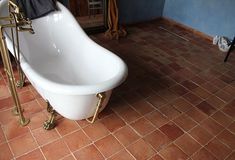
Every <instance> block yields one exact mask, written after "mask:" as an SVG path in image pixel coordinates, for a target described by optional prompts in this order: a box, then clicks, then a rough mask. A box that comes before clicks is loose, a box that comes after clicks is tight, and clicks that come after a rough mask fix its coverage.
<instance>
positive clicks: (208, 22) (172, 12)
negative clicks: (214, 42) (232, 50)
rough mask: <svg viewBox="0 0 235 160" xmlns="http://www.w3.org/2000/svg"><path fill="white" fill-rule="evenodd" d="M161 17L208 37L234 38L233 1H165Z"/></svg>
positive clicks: (234, 11) (234, 5)
mask: <svg viewBox="0 0 235 160" xmlns="http://www.w3.org/2000/svg"><path fill="white" fill-rule="evenodd" d="M163 16H164V17H167V18H170V19H173V20H175V21H177V22H179V23H182V24H185V25H187V26H189V27H191V28H194V29H196V30H199V31H201V32H203V33H206V34H208V35H210V36H215V35H223V36H226V37H229V38H231V39H232V37H233V36H235V0H165V6H164V11H163Z"/></svg>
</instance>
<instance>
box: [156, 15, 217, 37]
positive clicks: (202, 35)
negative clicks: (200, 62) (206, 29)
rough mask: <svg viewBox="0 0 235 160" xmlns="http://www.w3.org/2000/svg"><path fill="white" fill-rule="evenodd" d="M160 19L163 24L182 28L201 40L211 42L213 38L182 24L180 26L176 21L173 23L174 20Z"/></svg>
mask: <svg viewBox="0 0 235 160" xmlns="http://www.w3.org/2000/svg"><path fill="white" fill-rule="evenodd" d="M160 19H161V20H162V21H164V22H167V23H169V25H172V26H177V27H180V28H183V29H185V30H186V31H188V32H191V33H192V34H194V35H197V36H199V37H201V38H203V39H205V40H208V41H212V40H213V37H212V36H209V35H207V34H205V33H203V32H200V31H198V30H196V29H194V28H191V27H189V26H186V25H184V24H182V23H179V22H177V21H175V20H173V19H170V18H166V17H161V18H160Z"/></svg>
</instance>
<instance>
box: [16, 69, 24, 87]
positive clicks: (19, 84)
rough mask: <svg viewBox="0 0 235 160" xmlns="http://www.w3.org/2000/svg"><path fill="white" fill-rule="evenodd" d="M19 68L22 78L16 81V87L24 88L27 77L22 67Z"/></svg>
mask: <svg viewBox="0 0 235 160" xmlns="http://www.w3.org/2000/svg"><path fill="white" fill-rule="evenodd" d="M18 70H19V75H20V79H19V80H18V81H17V82H16V87H17V88H22V87H24V84H25V78H26V77H25V75H24V73H23V71H22V70H21V69H18Z"/></svg>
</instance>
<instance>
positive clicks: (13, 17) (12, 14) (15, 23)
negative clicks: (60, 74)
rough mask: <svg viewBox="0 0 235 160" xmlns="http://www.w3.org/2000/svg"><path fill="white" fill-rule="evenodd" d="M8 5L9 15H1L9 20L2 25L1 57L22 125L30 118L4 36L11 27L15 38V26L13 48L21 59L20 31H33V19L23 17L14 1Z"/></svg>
mask: <svg viewBox="0 0 235 160" xmlns="http://www.w3.org/2000/svg"><path fill="white" fill-rule="evenodd" d="M8 6H9V16H7V17H0V20H2V21H7V22H9V23H6V24H3V25H0V48H1V57H2V61H3V66H4V71H5V73H6V75H7V79H8V84H9V88H10V92H11V95H12V98H13V101H14V104H15V107H14V108H13V114H14V115H19V122H20V125H22V126H25V125H27V124H28V123H29V122H30V120H29V119H26V118H25V117H24V115H23V110H22V107H21V104H20V100H19V96H18V93H17V91H16V81H15V77H14V74H13V68H12V64H11V60H10V55H9V54H10V53H9V52H8V49H7V44H6V37H5V36H4V29H6V28H11V35H12V37H11V38H12V40H13V39H15V37H14V33H13V28H15V32H16V35H17V37H16V39H17V40H16V44H15V40H14V41H13V46H14V47H16V48H17V49H15V48H14V47H13V48H14V55H15V56H16V57H15V58H17V56H18V59H19V38H18V31H29V32H31V33H33V29H32V26H31V21H29V20H28V19H25V18H24V17H23V15H22V14H21V13H20V9H19V7H18V6H17V5H16V4H14V3H13V2H12V1H9V3H8ZM26 26H27V27H26ZM18 69H19V68H18ZM20 72H22V71H20Z"/></svg>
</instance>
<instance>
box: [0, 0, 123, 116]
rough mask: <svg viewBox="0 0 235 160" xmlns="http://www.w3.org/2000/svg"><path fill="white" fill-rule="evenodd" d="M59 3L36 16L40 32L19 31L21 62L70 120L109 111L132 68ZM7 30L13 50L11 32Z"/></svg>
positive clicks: (2, 12) (0, 9)
mask: <svg viewBox="0 0 235 160" xmlns="http://www.w3.org/2000/svg"><path fill="white" fill-rule="evenodd" d="M7 5H8V0H1V1H0V16H7V14H8V6H7ZM57 5H58V8H59V11H56V12H52V13H50V14H48V15H47V16H45V17H42V18H39V19H35V20H32V28H33V30H34V32H35V34H30V33H29V32H19V39H20V41H19V44H20V62H21V63H20V65H21V68H22V70H23V72H24V74H25V75H26V77H27V78H28V80H29V81H30V82H31V84H32V85H33V86H34V87H35V89H36V90H37V91H38V92H39V94H40V95H41V96H42V97H43V99H44V100H46V101H48V102H49V104H50V105H51V106H52V107H53V109H54V110H55V111H56V112H58V113H59V114H60V115H62V116H63V117H65V118H68V119H71V120H81V119H86V118H89V117H93V116H94V115H95V114H97V113H98V112H100V111H101V110H102V109H104V107H105V106H106V104H107V103H108V100H109V98H110V95H111V92H112V89H113V88H115V87H117V86H118V85H120V84H121V83H122V82H123V81H124V80H125V78H126V76H127V67H126V65H125V63H124V62H123V61H122V60H121V59H120V58H119V57H118V56H116V55H115V54H113V53H111V52H110V51H108V50H107V49H105V48H103V47H101V46H99V45H98V44H97V43H95V42H94V41H92V40H91V39H90V38H89V37H88V36H87V35H86V34H85V32H84V31H83V29H82V28H81V27H80V26H79V24H78V22H77V21H76V19H75V18H74V17H73V16H72V14H71V13H70V12H69V11H68V10H67V9H66V8H65V7H64V6H63V5H62V4H60V3H59V2H58V3H57ZM4 34H5V37H6V43H7V47H8V49H9V50H10V51H11V53H13V43H12V39H11V37H10V33H9V30H6V32H5V33H4ZM97 106H98V107H99V108H98V107H97ZM48 110H49V111H51V110H50V109H48Z"/></svg>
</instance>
